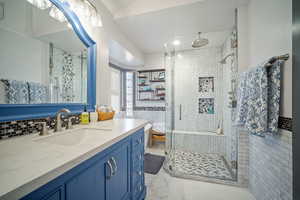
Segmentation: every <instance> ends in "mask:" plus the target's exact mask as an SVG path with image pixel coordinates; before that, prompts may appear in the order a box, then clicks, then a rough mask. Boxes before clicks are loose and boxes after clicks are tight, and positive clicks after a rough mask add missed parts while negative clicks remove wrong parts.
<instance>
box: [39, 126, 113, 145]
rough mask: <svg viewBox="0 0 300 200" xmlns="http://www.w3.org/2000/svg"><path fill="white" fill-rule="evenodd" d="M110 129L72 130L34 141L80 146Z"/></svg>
mask: <svg viewBox="0 0 300 200" xmlns="http://www.w3.org/2000/svg"><path fill="white" fill-rule="evenodd" d="M107 131H109V129H101V128H80V129H71V130H66V131H62V132H58V133H53V134H51V135H48V136H42V137H41V138H37V139H35V140H34V141H35V142H39V143H50V144H58V145H63V146H71V145H78V144H80V143H83V142H84V141H87V140H91V139H93V138H94V136H95V135H101V134H105V133H107Z"/></svg>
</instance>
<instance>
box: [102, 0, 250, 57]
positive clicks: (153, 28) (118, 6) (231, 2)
mask: <svg viewBox="0 0 300 200" xmlns="http://www.w3.org/2000/svg"><path fill="white" fill-rule="evenodd" d="M103 1H109V2H110V5H109V6H107V4H106V6H107V7H110V8H109V9H110V10H111V11H112V13H114V12H116V11H120V10H122V9H123V10H124V9H127V10H128V7H129V6H132V7H133V4H135V3H136V2H139V1H143V0H114V1H111V0H103ZM147 1H148V2H149V0H147ZM166 1H167V0H166ZM172 1H175V2H176V1H177V3H178V2H179V3H180V1H182V0H172ZM113 2H114V3H113ZM150 2H151V1H150ZM185 2H189V3H187V4H185V5H181V6H175V7H171V8H167V9H159V8H158V7H157V5H156V8H157V9H156V11H151V12H147V13H143V14H136V13H138V12H134V11H133V10H132V12H131V13H132V15H130V13H129V14H128V15H125V17H118V18H115V20H116V23H117V24H118V25H119V26H120V28H121V30H122V32H123V33H124V34H125V35H126V36H127V37H128V39H129V40H131V41H132V42H133V43H134V44H135V45H136V46H137V47H138V48H139V49H140V50H141V51H142V52H143V53H145V54H149V53H158V52H162V51H163V50H164V48H163V45H164V43H168V42H169V43H171V42H172V41H173V40H174V39H179V40H180V41H181V43H182V45H181V47H180V48H181V49H189V48H190V46H191V42H192V41H193V39H195V37H196V35H197V32H199V31H201V32H204V34H203V36H204V37H206V38H208V39H209V40H210V46H218V45H221V44H222V43H223V42H224V40H225V38H226V37H227V36H228V34H229V31H230V30H232V28H233V27H234V16H235V8H237V7H239V6H240V5H243V4H246V3H247V2H248V0H201V1H196V3H195V0H193V1H191V0H185ZM191 2H193V3H191ZM181 3H182V2H181Z"/></svg>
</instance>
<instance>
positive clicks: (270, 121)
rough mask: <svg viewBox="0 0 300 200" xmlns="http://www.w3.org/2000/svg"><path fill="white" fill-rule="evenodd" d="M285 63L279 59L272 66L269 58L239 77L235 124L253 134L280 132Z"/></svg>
mask: <svg viewBox="0 0 300 200" xmlns="http://www.w3.org/2000/svg"><path fill="white" fill-rule="evenodd" d="M283 63H284V61H283V60H280V59H279V60H276V61H273V62H272V64H271V65H270V60H269V61H268V62H267V63H264V64H261V65H259V66H257V67H255V68H253V69H251V70H249V71H248V72H244V73H243V74H242V75H241V76H240V82H239V88H238V95H237V96H238V99H237V100H238V105H237V117H236V124H237V125H239V126H242V127H244V128H246V129H247V130H248V131H249V132H250V133H252V134H254V135H258V136H262V137H264V136H265V134H266V133H277V131H278V118H279V106H280V82H281V66H282V65H283ZM266 66H268V67H266Z"/></svg>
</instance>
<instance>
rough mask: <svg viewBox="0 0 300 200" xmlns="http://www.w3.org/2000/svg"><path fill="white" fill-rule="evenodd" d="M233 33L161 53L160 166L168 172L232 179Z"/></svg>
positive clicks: (234, 145)
mask: <svg viewBox="0 0 300 200" xmlns="http://www.w3.org/2000/svg"><path fill="white" fill-rule="evenodd" d="M233 35H234V32H232V33H231V34H230V35H229V36H228V39H227V40H226V42H225V43H224V44H223V45H222V46H221V47H211V48H210V47H209V48H201V49H196V50H186V51H180V52H176V51H175V50H172V51H170V52H166V53H165V56H164V62H165V68H166V88H167V90H166V129H165V130H166V147H165V148H166V149H165V152H166V155H167V156H166V162H165V164H164V168H165V170H167V172H168V173H170V174H171V175H173V176H177V177H182V178H191V179H196V180H213V181H218V180H224V181H227V180H228V181H235V180H236V179H237V158H238V156H237V134H236V131H235V129H234V128H233V127H232V125H233V122H232V121H233V118H234V110H235V108H234V107H235V93H236V81H235V80H236V78H235V77H236V74H237V65H236V60H237V59H236V56H235V55H236V47H234V46H233V45H232V40H233V39H232V37H233ZM229 54H230V55H231V56H228V58H227V59H226V60H225V62H220V61H221V60H222V58H224V57H226V56H227V55H229Z"/></svg>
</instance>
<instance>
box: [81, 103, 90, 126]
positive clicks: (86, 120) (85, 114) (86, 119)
mask: <svg viewBox="0 0 300 200" xmlns="http://www.w3.org/2000/svg"><path fill="white" fill-rule="evenodd" d="M80 121H81V124H89V123H90V116H89V113H88V112H87V110H86V106H84V112H83V113H81V115H80Z"/></svg>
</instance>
